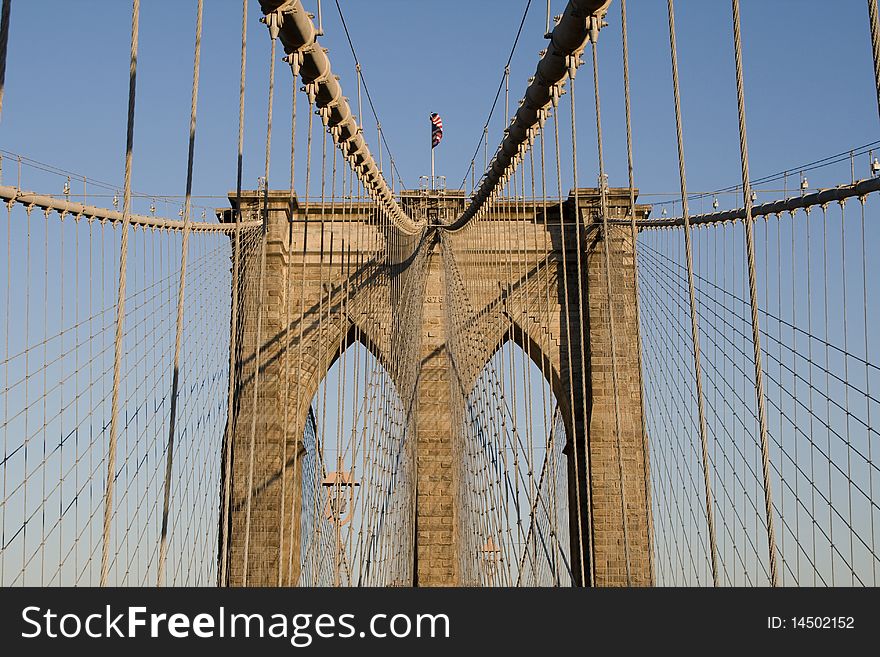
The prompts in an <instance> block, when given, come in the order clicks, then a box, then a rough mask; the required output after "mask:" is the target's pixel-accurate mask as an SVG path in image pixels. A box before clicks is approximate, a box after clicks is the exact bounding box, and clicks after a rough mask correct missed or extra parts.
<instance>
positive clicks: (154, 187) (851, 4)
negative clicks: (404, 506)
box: [0, 0, 878, 212]
mask: <svg viewBox="0 0 880 657" xmlns="http://www.w3.org/2000/svg"><path fill="white" fill-rule="evenodd" d="M130 4H131V3H130V2H126V1H122V0H114V1H112V2H111V1H109V0H79V1H78V2H74V3H71V2H60V1H58V0H53V1H47V2H40V3H32V2H17V3H14V7H13V16H12V20H13V23H12V25H13V29H12V33H11V37H10V51H9V64H8V74H7V88H6V97H5V99H4V106H3V123H2V126H0V147H2V148H4V149H6V150H8V151H12V152H15V153H19V154H23V155H26V156H28V157H31V158H33V159H36V160H39V161H42V162H47V163H50V164H52V165H54V166H58V167H61V168H64V169H67V170H71V171H74V172H76V173H79V174H83V175H86V176H89V177H92V178H97V179H101V180H106V181H110V182H114V183H117V184H118V183H121V179H122V165H123V150H124V138H125V107H126V95H127V70H128V47H129V43H128V39H129V22H130V12H131V6H130ZM340 4H341V6H342V8H343V11H344V12H345V16H346V21H347V22H348V25H349V28H350V30H351V33H352V38H353V40H354V43H355V47H356V48H357V51H358V55H359V58H360V60H361V63H362V65H363V69H364V75H365V79H366V81H367V85H368V87H369V89H370V92H371V94H372V96H373V99H374V101H375V104H376V108H377V110H378V112H379V116H380V119H381V121H382V123H383V126H384V130H385V133H386V136H387V139H388V141H389V143H390V145H391V148H392V152H393V154H394V156H395V158H396V162H397V166H398V169H399V170H400V172H401V175H402V176H403V178H404V182H405V183H406V184H407V186H415V185H416V184H417V182H418V177H419V176H420V175H424V174H426V173H428V170H429V168H430V160H429V152H428V148H427V146H426V144H427V143H428V134H429V127H428V120H427V116H428V113H429V112H431V111H437V112H439V113H440V114H441V115H442V116H443V119H444V123H445V129H446V133H445V138H444V141H443V143H442V144H441V146H440V147H438V149H437V151H436V155H437V173H438V175H446V176H448V184H449V185H450V186H457V185H458V184H459V183H460V182H461V180H462V178H463V177H464V175H465V171H466V170H467V167H468V165H469V162H470V159H471V156H472V154H473V152H474V149H475V147H476V144H477V140H478V139H479V136H480V132H481V130H482V126H483V124H484V122H485V119H486V116H487V114H488V110H489V107H490V106H491V103H492V98H493V96H494V93H495V90H496V89H497V86H498V83H499V81H500V79H501V76H502V72H503V66H504V63H505V61H506V58H507V54H508V52H509V51H510V47H511V45H512V43H513V38H514V35H515V33H516V28H517V26H518V25H519V22H520V19H521V17H522V14H523V10H524V8H525V6H526V0H504V1H502V0H485V1H484V2H479V3H473V2H460V1H458V0H453V1H450V2H444V3H439V4H438V3H429V2H407V1H404V0H385V1H383V2H362V1H355V0H340ZM629 4H630V6H629V13H630V16H629V20H630V43H631V49H632V55H631V59H632V63H631V68H632V86H633V104H634V116H633V123H634V130H635V138H636V180H637V184H638V185H639V186H640V187H641V188H642V190H643V191H644V192H645V193H654V194H656V193H663V192H673V193H674V192H675V191H676V190H677V189H678V176H677V170H676V167H675V148H674V146H675V143H674V123H673V115H672V105H671V87H670V77H671V76H670V65H669V55H668V34H667V25H666V3H665V2H661V1H660V0H650V1H648V0H639V1H636V2H633V1H632V0H631V2H630V3H629ZM251 5H252V7H251V11H250V30H249V45H250V47H249V60H248V98H247V119H246V121H247V133H246V145H245V151H246V152H245V176H244V180H245V186H246V187H253V186H255V185H256V179H257V177H258V176H259V175H261V173H262V166H263V165H262V161H263V148H264V139H265V120H266V77H267V67H268V46H269V44H268V36H267V34H266V29H265V27H264V26H263V25H261V24H260V23H259V22H258V20H257V19H258V17H259V15H260V12H259V9H258V3H257V2H255V1H252V2H251ZM195 6H196V2H195V0H192V1H191V2H190V1H187V2H179V1H178V0H173V1H172V0H152V1H151V2H145V3H143V7H142V15H141V51H140V61H139V78H138V118H137V126H136V136H135V170H134V186H135V189H136V190H138V191H142V192H145V193H149V194H165V195H177V194H182V193H183V191H184V182H185V166H186V146H187V123H188V117H189V97H190V85H191V67H192V50H193V34H194V18H195ZM306 6H307V7H309V8H311V9H315V7H316V2H315V0H310V1H307V2H306ZM564 6H565V2H564V0H554V2H553V3H552V8H553V13H559V12H561V11H562V9H563V8H564ZM827 7H828V3H827V2H821V1H819V0H803V1H797V2H796V1H794V0H773V1H772V2H756V1H755V0H745V2H743V26H744V39H745V47H746V53H745V66H746V84H747V92H748V99H749V104H748V118H749V136H750V148H751V154H752V170H753V174H754V176H756V177H757V176H760V175H763V174H766V173H772V172H776V171H781V170H783V169H787V168H796V167H797V166H798V165H799V164H802V163H805V162H809V161H812V160H815V159H819V158H821V157H824V156H826V155H830V154H833V153H837V152H841V151H844V150H848V149H849V148H851V147H855V146H859V145H862V144H866V143H869V142H871V141H874V140H875V139H876V137H877V134H878V131H877V108H876V98H875V93H874V84H873V79H872V68H871V57H870V39H869V33H868V24H867V11H866V8H865V5H864V3H863V2H860V1H855V0H847V1H846V2H840V3H835V6H834V8H833V11H832V12H830V13H829V10H828V8H827ZM676 9H677V22H678V40H679V49H680V62H681V75H682V94H683V103H684V120H685V134H686V152H687V164H688V179H689V185H690V189H692V190H712V189H718V188H721V187H725V186H728V185H731V184H735V183H736V181H737V180H738V177H739V161H738V160H739V158H738V155H739V153H738V142H737V133H736V114H735V102H734V101H735V92H734V86H733V60H732V52H731V29H732V28H731V17H730V4H729V3H728V2H722V1H718V2H702V1H698V0H679V2H678V3H676ZM240 15H241V3H240V2H239V0H209V1H208V2H206V3H205V41H204V47H203V60H202V61H203V68H202V87H201V94H200V104H199V125H198V136H197V143H196V170H195V180H194V184H195V187H194V191H195V193H196V194H198V195H223V194H225V192H227V191H228V190H229V189H231V188H232V187H233V186H234V179H235V147H236V131H237V95H238V84H237V83H238V68H239V60H238V58H239V48H238V43H239V32H240V19H241V16H240ZM544 21H545V6H544V2H542V1H540V0H533V1H532V3H531V8H530V12H529V16H528V20H527V22H526V26H525V28H524V30H523V35H522V38H521V40H520V43H519V46H518V49H517V52H516V54H515V56H514V59H513V63H512V66H511V107H512V108H515V106H516V101H517V100H518V99H519V97H520V96H521V94H522V92H523V90H524V89H525V86H526V81H527V78H528V76H530V75H531V74H532V73H533V72H534V68H535V64H536V62H537V59H538V50H540V49H541V48H543V47H544V46H545V41H544V39H543V32H544ZM608 21H609V23H610V26H609V27H608V28H606V29H605V30H604V31H603V33H602V37H601V42H600V64H601V73H600V75H601V85H602V99H603V120H604V121H603V125H604V132H605V139H606V152H607V155H606V158H607V168H608V171H609V174H610V180H611V184H612V185H624V184H625V181H626V168H625V162H626V161H625V141H624V132H623V126H624V124H623V110H622V106H623V93H622V82H621V63H620V62H621V54H620V17H619V3H617V2H615V3H614V4H613V5H612V9H611V12H610V14H609V18H608ZM324 27H325V31H326V36H325V37H323V38H322V44H323V45H324V47H327V48H329V49H330V56H331V61H332V62H333V67H334V71H335V72H336V73H337V74H338V75H340V76H341V81H342V84H343V89H344V90H345V93H346V94H347V95H348V96H349V97H350V98H351V99H352V100H354V99H355V98H356V87H355V76H354V65H353V60H352V56H351V53H350V51H349V49H348V44H347V43H346V42H345V38H344V33H343V31H342V29H341V25H340V23H339V18H338V15H337V13H336V7H335V4H334V3H333V2H332V0H330V1H328V0H325V1H324ZM587 64H588V66H587V67H586V68H584V69H582V73H581V75H580V76H579V78H578V82H579V87H578V90H579V91H578V100H579V102H580V105H579V139H580V141H581V144H580V155H579V157H580V177H581V180H580V184H581V185H582V186H589V185H592V184H594V181H595V176H596V171H597V166H596V164H595V161H596V157H595V150H596V149H595V132H594V130H593V125H594V115H593V112H592V93H591V89H590V86H591V84H590V83H591V80H590V79H589V78H590V75H589V58H587ZM279 73H280V76H279V85H278V92H277V93H278V95H277V104H276V107H275V113H276V124H275V125H276V129H275V135H274V144H275V146H276V147H275V148H274V149H273V153H274V155H273V175H272V176H271V178H272V186H273V187H278V188H286V187H287V183H288V178H287V175H288V174H287V172H288V170H289V168H288V159H289V150H288V144H289V97H290V80H289V75H288V72H287V70H286V67H284V66H283V65H282V66H281V67H279ZM300 96H302V94H300ZM300 103H301V105H300V112H301V113H300V116H304V103H303V99H302V98H300ZM365 108H366V102H365ZM365 114H366V115H367V119H366V120H365V124H366V133H367V137H368V141H369V143H370V145H371V147H372V149H373V152H374V153H376V152H377V148H376V135H375V126H374V123H375V122H374V120H373V118H372V116H371V115H370V114H369V112H367V111H366V109H365ZM502 114H503V98H502V99H501V102H500V103H499V108H498V110H497V111H496V115H495V119H494V120H493V122H492V125H491V132H490V143H491V146H490V151H494V148H495V146H496V145H497V143H498V141H499V138H500V135H501V127H502ZM490 155H491V152H490ZM481 160H482V153H481V155H480V157H479V158H478V169H479V168H480V166H479V161H481ZM859 166H860V170H859V171H858V172H857V177H864V175H866V174H867V170H866V163H859ZM845 168H846V169H847V173H848V169H849V167H848V166H846V167H845ZM299 169H300V171H302V170H303V169H304V167H302V166H300V167H299ZM861 169H865V171H864V175H863V174H862V172H861ZM6 171H7V174H6V176H7V177H6V179H7V181H8V180H9V171H10V168H9V166H8V164H7V167H6ZM838 177H839V176H838ZM847 177H848V176H847ZM832 178H834V176H832ZM41 182H43V180H42V179H35V180H34V181H33V184H31V185H28V184H27V183H28V180H27V179H25V180H24V186H25V187H29V186H30V187H31V188H35V187H38V186H39V184H38V183H41ZM566 182H567V183H570V180H569V181H566ZM821 182H822V181H820V180H818V179H817V180H815V181H812V180H811V184H816V185H818V184H820V183H821ZM837 182H846V181H841V180H833V179H829V180H828V181H827V184H829V185H830V184H836V183H837ZM45 184H47V185H54V186H58V185H60V182H58V181H52V182H50V181H46V182H45ZM298 186H299V187H300V188H301V186H302V182H301V181H300V182H298ZM42 191H47V192H52V193H60V190H55V189H47V190H42ZM657 198H658V197H647V196H646V197H645V200H656V199H657ZM108 200H109V199H108ZM722 202H725V201H722ZM731 203H732V200H731ZM204 204H205V205H219V204H222V203H221V201H220V200H219V199H218V200H217V201H211V202H205V203H204ZM160 212H161V210H160Z"/></svg>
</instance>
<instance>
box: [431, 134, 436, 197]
mask: <svg viewBox="0 0 880 657" xmlns="http://www.w3.org/2000/svg"><path fill="white" fill-rule="evenodd" d="M431 189H432V190H433V189H435V187H434V137H433V135H432V136H431Z"/></svg>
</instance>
